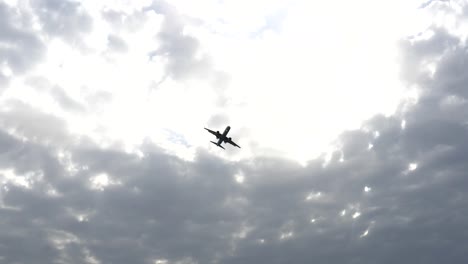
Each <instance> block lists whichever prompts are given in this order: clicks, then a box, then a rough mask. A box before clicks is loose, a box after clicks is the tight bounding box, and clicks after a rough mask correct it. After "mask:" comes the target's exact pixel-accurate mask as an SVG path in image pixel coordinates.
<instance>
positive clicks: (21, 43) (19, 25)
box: [0, 3, 46, 87]
mask: <svg viewBox="0 0 468 264" xmlns="http://www.w3.org/2000/svg"><path fill="white" fill-rule="evenodd" d="M32 24H33V23H32V21H31V18H30V14H29V13H28V12H15V10H14V8H12V7H10V6H8V5H6V4H5V3H0V64H1V65H2V69H0V82H2V84H3V85H2V87H5V84H7V83H8V81H9V79H10V78H11V77H12V76H13V75H20V74H24V73H25V72H27V71H28V70H30V69H31V68H33V67H34V66H35V65H36V64H37V63H38V62H39V61H40V60H41V59H42V58H43V56H44V53H45V51H46V48H45V45H44V44H43V42H42V41H41V39H40V38H39V37H38V35H37V34H36V32H35V31H34V30H33V25H32Z"/></svg>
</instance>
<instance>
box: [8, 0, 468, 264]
mask: <svg viewBox="0 0 468 264" xmlns="http://www.w3.org/2000/svg"><path fill="white" fill-rule="evenodd" d="M49 4H50V3H49ZM55 4H57V3H55ZM55 4H54V5H52V4H50V5H52V6H55ZM52 6H50V8H52ZM4 8H7V7H4ZM159 8H161V9H158V10H159V11H158V12H162V13H163V14H164V15H165V17H166V18H165V19H167V21H166V22H165V23H166V24H165V25H164V26H163V31H162V32H163V35H164V34H166V35H165V36H163V37H161V41H162V42H163V46H162V47H164V48H163V50H164V49H165V52H166V53H165V54H166V55H167V56H168V59H169V61H171V60H173V61H172V64H171V62H168V63H169V64H167V65H166V66H167V69H168V71H169V72H170V73H171V74H172V75H171V78H181V79H184V78H189V76H192V74H194V71H192V69H191V67H194V66H197V65H198V64H197V63H198V61H197V58H195V57H194V54H195V53H196V51H197V50H198V46H197V45H198V44H196V43H197V41H196V39H195V38H185V37H184V35H183V34H182V31H181V30H182V29H181V25H180V24H178V23H179V22H178V21H177V19H176V18H177V17H176V18H174V17H172V18H171V16H175V15H174V14H172V13H171V12H172V11H168V10H166V9H164V8H168V7H164V6H163V7H159ZM66 10H68V9H66ZM71 10H75V9H73V8H72V9H71ZM161 10H162V11H161ZM75 11H76V10H75ZM75 11H73V12H72V11H70V12H71V13H74V12H75ZM5 14H6V13H5ZM1 17H2V18H3V16H1ZM171 19H176V20H175V21H172V20H171ZM429 30H430V31H432V32H433V33H431V34H433V35H432V37H430V38H420V39H418V38H413V39H407V40H403V41H402V42H401V46H400V47H401V49H402V50H401V52H402V57H401V63H402V68H401V69H402V71H405V73H406V74H405V73H402V75H401V76H402V78H404V81H405V82H406V83H407V85H408V86H409V87H411V86H417V87H418V88H419V91H420V93H419V97H418V101H417V103H416V104H414V103H413V104H409V103H408V104H407V103H406V102H402V107H401V108H400V109H399V111H397V112H396V113H395V114H393V115H389V116H384V115H376V116H374V117H373V118H371V119H369V120H367V121H366V122H364V123H363V124H362V127H361V128H359V129H355V130H350V131H345V132H343V133H342V134H341V135H340V136H339V137H338V138H337V139H336V147H337V149H336V150H334V152H333V153H331V155H330V158H329V159H328V158H327V155H325V154H324V155H322V156H321V157H319V158H317V159H314V160H311V161H310V162H308V163H307V164H305V166H303V165H300V164H299V163H297V162H295V161H293V160H288V159H285V158H280V157H262V156H253V157H247V158H245V159H242V160H238V161H229V160H225V159H223V158H220V157H219V156H218V154H214V153H210V152H207V151H205V150H204V149H203V148H199V149H197V153H196V155H195V159H194V160H193V161H186V160H183V159H181V158H179V157H177V156H174V155H170V154H168V153H167V152H166V150H165V149H163V148H161V147H160V146H158V145H156V144H154V143H152V141H151V140H146V141H144V142H143V143H141V144H140V145H138V146H137V150H138V151H139V152H138V153H134V152H132V151H128V150H125V149H122V148H121V147H120V146H119V145H117V144H110V145H109V146H106V147H104V146H100V145H99V144H97V143H95V142H93V141H92V140H90V139H88V138H86V137H76V136H75V135H73V134H71V133H70V131H68V126H67V125H68V123H67V120H64V119H62V118H61V117H59V116H57V115H55V114H54V113H49V112H44V111H41V110H40V109H37V108H35V107H33V106H31V105H30V104H28V103H26V102H23V101H19V100H16V101H15V100H6V101H5V102H3V103H2V105H1V107H2V109H1V111H0V150H1V155H0V198H1V199H0V214H1V219H2V221H0V245H1V246H0V256H1V257H0V259H1V260H2V261H3V262H6V263H15V262H19V263H116V264H118V263H144V264H146V263H155V262H156V263H158V262H157V261H158V260H159V263H165V262H166V263H187V264H188V263H285V262H288V263H306V262H310V261H315V262H317V263H344V262H346V263H364V264H365V263H395V262H403V263H420V262H424V263H441V262H449V263H462V262H463V260H465V251H466V249H465V248H464V244H463V242H464V241H465V240H466V235H465V234H464V232H461V231H460V230H466V228H467V223H468V221H467V220H468V219H467V218H468V211H467V209H466V202H467V201H468V196H467V194H466V191H465V188H464V187H465V186H466V185H467V180H466V177H465V175H466V171H467V169H468V168H467V165H466V157H467V155H468V144H467V143H465V142H466V138H467V136H468V130H467V127H466V124H467V121H468V119H467V118H468V117H467V116H466V114H464V113H467V110H468V109H466V108H467V106H466V100H467V96H468V95H467V94H466V92H465V91H464V89H463V87H464V85H465V84H466V76H465V73H466V72H467V71H465V64H464V63H463V61H464V59H465V53H464V51H465V49H466V44H465V43H464V42H463V41H461V39H460V37H459V36H457V35H455V34H453V33H451V32H450V31H448V30H446V29H444V28H437V27H432V28H430V29H429ZM51 32H55V31H53V30H51ZM81 32H82V31H81V30H78V29H77V30H76V32H75V33H76V34H78V35H79V34H81ZM62 33H63V32H62ZM62 33H60V34H62ZM54 34H58V33H54ZM60 34H59V35H60ZM106 36H108V35H106ZM72 38H73V37H72ZM172 44H174V45H175V44H180V46H177V45H175V46H172ZM164 45H166V46H164ZM177 47H182V51H179V50H177ZM181 54H185V55H187V56H188V61H183V60H179V59H180V57H179V56H180V55H181ZM427 61H430V62H431V63H434V66H435V67H434V71H433V72H432V71H428V69H427V67H425V65H426V64H425V63H426V62H427ZM8 63H10V61H8ZM186 63H188V64H187V65H191V66H187V65H186ZM191 63H192V64H191ZM13 65H14V63H13ZM171 65H172V66H171ZM198 66H203V65H198ZM171 67H172V68H171ZM185 67H187V68H185ZM409 69H411V73H412V74H408V72H406V71H407V70H409ZM195 72H196V71H195ZM178 74H179V75H178ZM215 79H216V78H215ZM34 80H36V82H35V83H36V84H37V86H35V88H36V89H39V90H40V89H42V91H44V92H45V93H50V96H51V97H52V98H53V99H54V100H55V101H56V102H57V103H58V104H59V105H60V107H61V110H64V111H65V112H67V111H72V112H73V111H78V112H80V110H79V109H85V110H87V109H88V108H89V107H90V105H93V104H98V103H99V102H101V101H106V100H110V99H109V98H111V97H112V94H111V93H106V92H98V91H95V90H93V91H92V92H89V93H85V94H87V96H84V98H85V101H86V104H81V103H78V101H77V100H75V99H74V98H73V97H72V96H71V95H70V94H69V93H68V91H66V90H65V89H62V88H60V87H58V86H54V85H51V84H50V83H53V82H52V81H51V82H50V83H48V82H46V83H40V82H37V79H34ZM135 118H138V117H135ZM226 120H229V117H227V116H226V115H225V114H224V113H221V114H217V115H215V116H214V117H213V118H212V119H211V120H210V121H209V124H211V125H213V126H215V125H217V124H220V122H221V123H222V122H223V121H226ZM403 121H405V124H406V125H405V126H404V127H403V126H402V125H401V124H402V122H403ZM299 129H300V128H299ZM292 133H294V131H292ZM173 140H179V139H178V138H173ZM369 144H371V145H372V146H373V147H372V148H369ZM412 164H417V166H414V165H412ZM240 178H242V180H239V179H240ZM96 184H98V185H99V188H95V187H96V186H95V185H96ZM365 190H371V191H365ZM312 220H313V221H312ZM364 234H365V235H364Z"/></svg>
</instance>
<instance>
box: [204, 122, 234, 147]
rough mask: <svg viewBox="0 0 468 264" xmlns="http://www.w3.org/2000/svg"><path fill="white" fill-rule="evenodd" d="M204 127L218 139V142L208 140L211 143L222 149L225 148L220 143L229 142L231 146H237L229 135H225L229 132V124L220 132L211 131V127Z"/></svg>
mask: <svg viewBox="0 0 468 264" xmlns="http://www.w3.org/2000/svg"><path fill="white" fill-rule="evenodd" d="M205 129H206V130H207V131H208V132H210V133H211V134H213V135H215V136H216V138H217V139H218V142H214V141H210V142H211V143H213V144H215V145H216V146H218V147H220V148H222V149H225V148H224V147H223V146H221V143H223V142H224V143H229V144H231V145H233V146H236V147H238V148H240V147H239V145H237V144H236V143H234V141H232V139H231V138H230V137H227V134H228V133H229V130H230V129H231V127H230V126H227V127H226V129H224V132H223V133H222V134H221V133H219V131H213V130H211V129H208V128H206V127H205Z"/></svg>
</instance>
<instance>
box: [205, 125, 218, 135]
mask: <svg viewBox="0 0 468 264" xmlns="http://www.w3.org/2000/svg"><path fill="white" fill-rule="evenodd" d="M204 129H206V130H207V131H208V132H210V133H211V134H213V135H215V136H216V137H218V135H217V134H216V131H213V130H211V129H208V128H206V127H204Z"/></svg>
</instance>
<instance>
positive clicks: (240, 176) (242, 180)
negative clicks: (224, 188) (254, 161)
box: [234, 173, 245, 184]
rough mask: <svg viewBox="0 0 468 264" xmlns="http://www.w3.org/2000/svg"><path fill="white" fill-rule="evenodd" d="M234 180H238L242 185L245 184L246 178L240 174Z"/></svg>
mask: <svg viewBox="0 0 468 264" xmlns="http://www.w3.org/2000/svg"><path fill="white" fill-rule="evenodd" d="M234 179H235V180H236V182H237V183H239V184H242V183H244V180H245V177H244V175H243V174H242V173H238V174H236V175H234Z"/></svg>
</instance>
